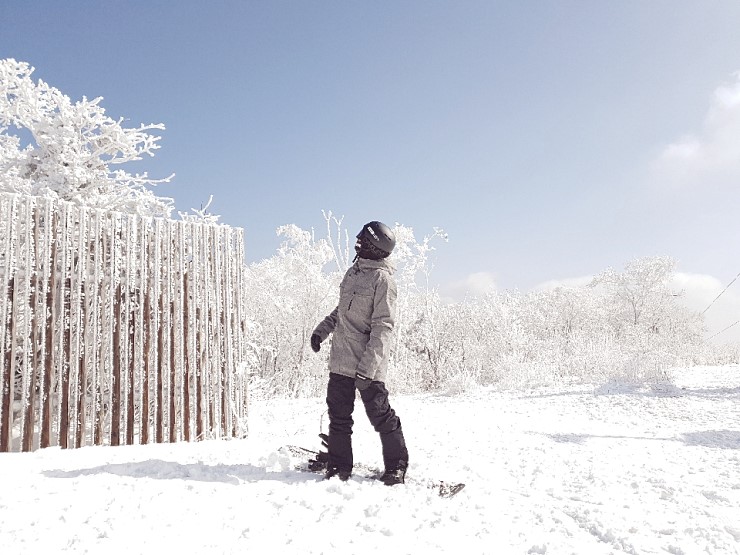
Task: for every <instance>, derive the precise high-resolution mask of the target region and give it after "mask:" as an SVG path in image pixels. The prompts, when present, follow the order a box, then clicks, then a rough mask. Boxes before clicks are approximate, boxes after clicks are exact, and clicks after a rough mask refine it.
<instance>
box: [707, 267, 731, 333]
mask: <svg viewBox="0 0 740 555" xmlns="http://www.w3.org/2000/svg"><path fill="white" fill-rule="evenodd" d="M737 278H740V272H738V274H737V275H736V276H735V279H733V280H732V281H731V282H730V283H728V284H727V287H725V288H724V289H722V291H721V292H720V294H719V295H717V296H716V297H715V298H714V300H713V301H712V302H711V303H709V306H708V307H707V308H705V309H704V310H702V312H701V314H700V316H704V313H705V312H706V311H707V310H709V309H710V308H711V307H712V305H713V304H714V303H716V302H717V299H719V298H720V297H721V296H722V294H723V293H724V292H725V291H727V290H728V289H729V288H730V285H732V284H733V283H735V282H736V281H737ZM736 323H737V322H735V324H736ZM735 324H733V326H734V325H735ZM722 331H724V330H722ZM720 333H722V332H720Z"/></svg>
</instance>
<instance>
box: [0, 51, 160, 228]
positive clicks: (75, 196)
mask: <svg viewBox="0 0 740 555" xmlns="http://www.w3.org/2000/svg"><path fill="white" fill-rule="evenodd" d="M33 71H34V68H33V67H31V66H30V65H29V64H27V63H25V62H18V61H16V60H14V59H12V58H8V59H4V60H0V191H5V192H13V193H23V194H30V195H36V196H47V197H53V198H59V199H62V200H66V201H71V202H74V203H76V204H80V205H85V206H91V207H95V208H104V209H109V210H117V211H121V212H127V213H136V214H139V215H142V216H160V217H169V216H170V214H171V212H172V209H173V201H172V199H170V198H164V197H157V196H155V195H154V193H153V192H152V191H151V190H150V188H149V187H151V186H153V185H156V184H158V183H162V182H167V181H169V180H170V179H171V178H172V176H169V177H167V178H164V179H152V178H150V177H149V176H148V175H147V173H146V172H145V173H141V174H139V173H133V174H132V173H129V172H127V171H126V170H123V169H121V168H120V167H119V166H120V165H121V164H125V163H126V162H131V161H135V160H141V159H142V158H143V157H144V156H153V155H154V152H155V151H156V150H157V149H158V148H159V145H158V144H157V142H158V141H159V139H160V137H159V136H155V135H152V134H150V131H153V130H162V129H164V125H162V124H149V125H140V126H139V127H136V128H125V127H123V125H122V123H123V118H120V119H118V120H114V119H112V118H110V117H109V116H107V115H106V114H105V110H104V109H103V108H102V106H101V105H100V103H101V101H102V98H95V99H93V100H88V99H87V98H86V97H83V98H82V100H79V101H77V102H72V101H71V100H70V98H69V97H68V96H66V95H64V94H63V93H62V92H61V91H59V90H58V89H56V88H54V87H52V86H50V85H48V84H46V83H45V82H43V81H41V80H39V81H35V82H34V81H33V79H32V74H33Z"/></svg>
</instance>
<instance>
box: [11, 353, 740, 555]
mask: <svg viewBox="0 0 740 555" xmlns="http://www.w3.org/2000/svg"><path fill="white" fill-rule="evenodd" d="M391 400H392V402H393V404H394V407H395V408H396V410H397V412H398V413H399V415H400V416H401V419H402V422H403V426H404V429H405V433H406V438H407V442H408V445H409V450H410V452H411V459H412V460H411V469H410V475H412V476H414V477H415V478H416V479H417V480H418V481H423V480H424V479H435V478H438V479H449V480H458V481H464V482H466V483H467V487H466V489H464V490H463V491H462V492H461V493H460V494H458V495H457V496H456V497H454V498H452V499H442V498H439V497H437V496H436V495H435V494H434V493H433V492H431V491H430V490H428V489H426V488H425V487H423V485H421V484H420V483H419V482H418V481H417V483H415V484H407V485H406V486H397V487H393V488H389V487H386V486H383V485H381V484H380V483H378V482H374V481H369V480H362V479H359V478H357V479H355V478H353V479H352V480H350V481H349V482H346V483H341V482H338V481H335V480H331V481H321V480H319V479H318V478H317V476H316V475H313V474H310V473H301V472H295V471H293V470H291V465H292V463H293V462H294V461H291V460H289V459H288V458H287V457H286V456H284V455H283V454H281V453H280V452H279V447H280V446H281V445H283V444H286V443H291V444H301V445H305V446H309V447H316V446H317V445H318V439H317V437H316V434H317V433H318V431H319V426H320V421H321V417H322V413H323V411H324V404H323V401H322V400H321V399H317V400H299V401H273V402H269V403H268V402H259V403H254V404H253V406H252V413H251V420H250V424H251V435H250V438H249V439H248V440H243V441H222V442H215V441H207V442H201V443H195V444H178V445H152V446H136V447H115V448H111V447H105V448H98V447H86V448H83V449H80V450H77V451H62V450H60V449H47V450H43V451H39V452H36V453H31V454H3V455H0V552H2V553H24V554H29V553H62V552H70V553H106V555H110V554H113V553H126V554H128V555H131V554H134V553H155V552H157V551H158V550H163V551H162V552H166V553H178V554H185V553H198V554H202V553H240V554H243V553H275V554H277V553H280V554H283V553H302V554H305V553H343V554H353V553H372V554H378V553H387V554H389V555H390V554H398V553H424V554H428V553H466V554H472V553H491V554H499V553H501V554H508V553H523V554H527V553H548V554H560V553H577V554H588V555H595V554H600V553H604V554H607V553H638V554H643V553H673V554H693V553H716V554H731V553H740V368H737V367H725V368H699V369H691V370H686V371H682V372H680V373H679V378H678V381H677V387H676V388H664V389H663V390H658V391H650V390H644V389H643V390H627V389H624V388H617V387H613V388H608V387H607V388H600V389H599V390H597V391H596V392H595V391H594V389H593V388H584V387H578V388H558V389H545V390H537V391H527V392H516V391H512V392H496V391H490V390H486V391H481V392H477V393H475V394H465V395H462V396H455V397H445V396H434V395H424V396H413V397H395V398H393V397H392V399H391ZM355 421H356V423H355V430H356V431H355V435H354V441H355V451H356V459H357V460H361V461H363V462H366V463H369V464H374V465H377V464H379V462H380V461H381V456H380V444H379V441H378V439H377V437H376V435H375V433H374V432H373V431H372V429H371V428H370V426H369V424H368V423H367V420H366V417H365V415H364V413H363V411H362V407H361V404H360V403H359V402H358V404H357V409H356V412H355ZM324 424H326V422H324Z"/></svg>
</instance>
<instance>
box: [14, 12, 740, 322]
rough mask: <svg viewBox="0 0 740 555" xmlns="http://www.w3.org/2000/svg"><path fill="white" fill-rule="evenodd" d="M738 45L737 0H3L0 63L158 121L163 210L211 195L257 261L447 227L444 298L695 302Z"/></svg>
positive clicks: (711, 247) (712, 227) (718, 198)
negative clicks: (613, 277)
mask: <svg viewBox="0 0 740 555" xmlns="http://www.w3.org/2000/svg"><path fill="white" fill-rule="evenodd" d="M738 29H740V3H738V2H735V1H730V0H724V1H722V0H720V1H713V2H703V1H674V0H654V1H650V2H646V1H638V0H635V1H628V0H627V1H620V2H613V1H598V0H593V1H560V2H544V1H526V0H520V1H494V0H487V1H480V2H476V1H462V2H457V1H455V2H452V1H450V2H437V1H430V0H426V1H387V2H359V1H343V2H339V1H336V2H313V1H294V2H280V1H270V2H268V1H241V2H236V1H234V2H218V1H213V2H197V1H191V0H178V1H177V2H175V1H171V2H164V1H127V2H112V1H108V2H102V1H85V2H83V1H72V2H64V3H62V2H57V1H36V2H12V1H9V0H4V1H2V2H0V57H1V58H6V57H13V58H16V59H18V60H22V61H26V62H29V63H30V64H31V65H33V66H34V67H35V68H36V72H35V74H34V75H35V77H36V78H37V79H42V80H44V81H46V82H48V83H49V84H51V85H53V86H55V87H57V88H59V89H60V90H61V91H63V92H64V93H65V94H67V95H68V96H70V97H71V98H72V99H73V100H74V99H79V98H81V97H82V96H83V95H86V96H87V97H96V96H102V97H104V99H105V100H104V101H103V106H104V107H105V108H106V110H107V112H108V114H109V115H111V116H112V117H115V118H117V117H124V118H126V120H127V122H128V123H129V124H130V126H132V127H134V126H137V125H138V124H139V123H152V122H154V123H160V122H161V123H164V124H165V125H166V127H167V130H166V131H164V132H163V135H162V136H163V139H162V141H161V143H160V144H161V146H162V149H161V150H160V151H159V152H158V154H157V156H156V158H154V159H151V160H148V161H146V163H145V165H143V166H142V167H143V168H144V169H147V170H148V171H149V173H150V175H152V176H154V177H165V176H167V175H169V174H170V173H172V172H174V173H176V177H175V179H174V181H173V183H172V184H170V185H165V186H162V187H161V188H160V189H158V191H157V193H158V194H161V195H163V196H171V197H174V198H175V200H176V203H177V207H178V209H180V210H188V209H189V208H191V207H198V206H199V205H200V204H201V203H202V202H204V201H206V200H207V199H208V197H209V195H210V194H213V195H214V202H213V204H212V209H213V211H214V212H216V213H219V214H221V215H222V221H223V222H224V223H227V224H230V225H234V226H239V227H242V228H244V230H245V234H246V242H247V259H248V260H249V261H257V260H260V259H262V258H265V257H269V256H272V254H273V253H274V252H275V250H276V248H277V246H278V242H279V241H278V238H277V237H276V236H275V229H276V228H277V227H278V226H279V225H282V224H286V223H295V224H297V225H299V226H301V227H303V228H306V229H308V228H311V227H315V228H316V229H317V231H318V232H319V233H322V230H323V218H322V215H321V210H322V209H326V210H332V211H333V212H334V213H335V214H338V215H344V218H345V220H344V221H345V223H346V224H347V226H348V227H349V228H350V231H353V232H354V231H355V229H356V228H359V226H360V225H361V224H363V223H364V222H366V221H368V220H372V219H380V220H383V221H386V222H388V223H393V222H399V223H402V224H405V225H408V226H411V227H413V228H414V230H415V231H416V233H417V236H419V237H420V236H423V235H424V234H429V233H431V232H432V228H433V227H434V226H438V227H442V228H443V229H444V230H445V231H447V233H448V234H449V242H448V243H439V244H438V249H437V252H436V255H435V269H434V273H433V275H432V277H433V279H435V280H436V281H437V282H438V283H439V285H440V287H441V289H442V291H443V292H445V293H446V294H449V295H455V294H457V295H460V294H461V292H462V291H464V290H466V289H472V290H475V289H476V287H479V286H480V284H484V285H485V284H491V283H492V284H495V286H496V287H498V288H499V289H513V288H518V289H521V290H529V289H532V288H534V287H537V286H540V285H541V284H543V283H547V282H552V281H561V280H576V281H577V280H578V279H579V278H584V276H590V275H593V274H595V273H598V272H599V271H602V270H603V269H605V268H607V267H609V266H613V267H616V268H621V267H623V265H624V263H625V262H627V261H628V260H630V259H632V258H635V257H638V256H650V255H670V256H673V257H675V258H676V259H677V260H678V263H679V265H678V269H679V270H680V271H681V272H682V273H685V274H686V275H688V276H694V278H692V279H694V281H692V282H691V283H690V284H689V285H688V288H689V289H691V292H692V294H694V293H695V294H696V295H697V297H696V300H695V303H696V304H697V306H699V305H702V304H704V305H706V302H707V299H709V300H711V298H713V296H712V295H713V294H716V293H717V292H719V291H718V290H717V289H718V288H719V289H720V290H721V288H722V287H724V285H726V284H727V283H728V282H729V281H730V280H731V279H732V278H733V277H734V276H735V275H736V274H737V272H738V271H740V255H739V254H738V252H740V250H739V249H738V245H739V244H740V225H739V224H738V218H737V213H738V209H739V208H740V77H739V76H738V73H737V72H738V71H740V32H738ZM699 290H701V291H702V292H701V294H699V293H696V291H699ZM726 299H729V300H728V301H726V302H727V303H730V304H729V305H728V306H730V307H731V310H730V312H732V311H735V309H736V308H737V310H738V311H740V293H738V294H734V291H733V290H729V291H728V293H727V294H726ZM732 303H737V306H735V305H733V304H732ZM717 304H718V305H719V304H720V303H719V302H718V303H717ZM702 308H703V306H702ZM725 309H726V307H725ZM713 310H714V309H713ZM728 317H730V316H728ZM738 317H740V314H737V313H736V312H735V319H737V318H738Z"/></svg>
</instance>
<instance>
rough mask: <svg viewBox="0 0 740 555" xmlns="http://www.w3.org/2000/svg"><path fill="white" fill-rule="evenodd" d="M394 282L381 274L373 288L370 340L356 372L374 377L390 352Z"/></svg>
mask: <svg viewBox="0 0 740 555" xmlns="http://www.w3.org/2000/svg"><path fill="white" fill-rule="evenodd" d="M397 295H398V294H397V290H396V282H395V280H394V279H393V278H392V277H391V276H389V275H387V274H383V275H382V277H381V279H380V280H379V281H378V284H377V286H376V288H375V297H374V299H373V314H372V317H371V319H370V340H369V341H368V343H367V346H366V347H365V352H364V353H363V355H362V358H361V359H360V363H359V364H358V365H357V372H358V373H359V374H362V375H363V376H367V377H368V378H370V379H371V380H372V379H375V375H376V373H377V371H378V368H380V366H381V365H382V364H383V362H384V361H385V362H387V360H388V357H389V356H390V352H391V336H392V332H393V326H394V324H395V322H396V297H397Z"/></svg>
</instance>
